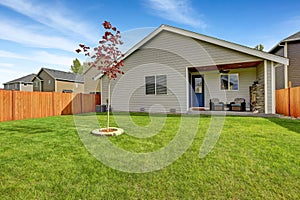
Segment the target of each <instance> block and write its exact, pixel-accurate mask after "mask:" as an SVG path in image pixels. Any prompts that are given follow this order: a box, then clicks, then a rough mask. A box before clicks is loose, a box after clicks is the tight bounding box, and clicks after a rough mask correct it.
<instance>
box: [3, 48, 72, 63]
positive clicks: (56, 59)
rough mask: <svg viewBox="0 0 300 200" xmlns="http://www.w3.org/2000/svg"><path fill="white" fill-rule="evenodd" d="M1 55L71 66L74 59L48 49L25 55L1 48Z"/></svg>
mask: <svg viewBox="0 0 300 200" xmlns="http://www.w3.org/2000/svg"><path fill="white" fill-rule="evenodd" d="M0 57H3V58H13V59H22V60H29V61H34V62H39V63H43V64H50V65H60V66H71V64H72V61H73V60H74V58H73V57H71V56H61V55H57V54H52V53H48V52H47V51H34V52H28V54H27V55H26V56H23V55H20V54H16V53H13V52H10V51H1V50H0ZM13 61H15V60H12V62H13ZM0 66H1V63H0Z"/></svg>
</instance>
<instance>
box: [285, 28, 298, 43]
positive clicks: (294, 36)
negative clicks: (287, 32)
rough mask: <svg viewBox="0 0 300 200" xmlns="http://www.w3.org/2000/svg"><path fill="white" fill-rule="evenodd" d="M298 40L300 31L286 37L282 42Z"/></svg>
mask: <svg viewBox="0 0 300 200" xmlns="http://www.w3.org/2000/svg"><path fill="white" fill-rule="evenodd" d="M296 40H300V31H299V32H297V33H295V34H293V35H291V36H289V37H287V38H285V39H284V40H283V41H282V42H291V41H296Z"/></svg>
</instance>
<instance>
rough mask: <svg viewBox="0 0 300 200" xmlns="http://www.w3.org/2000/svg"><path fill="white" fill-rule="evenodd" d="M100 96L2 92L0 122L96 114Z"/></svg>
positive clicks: (0, 94) (0, 97) (0, 91)
mask: <svg viewBox="0 0 300 200" xmlns="http://www.w3.org/2000/svg"><path fill="white" fill-rule="evenodd" d="M100 103H101V102H100V95H99V94H81V93H78V94H75V93H58V92H23V91H11V90H0V121H9V120H20V119H28V118H41V117H48V116H58V115H69V114H79V113H86V112H95V111H96V105H98V104H100Z"/></svg>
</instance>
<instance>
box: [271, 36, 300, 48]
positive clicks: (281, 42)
mask: <svg viewBox="0 0 300 200" xmlns="http://www.w3.org/2000/svg"><path fill="white" fill-rule="evenodd" d="M294 41H300V31H299V32H297V33H295V34H293V35H291V36H289V37H287V38H285V39H283V40H281V41H280V42H279V43H278V44H276V45H275V46H274V47H273V48H272V49H271V50H270V51H269V52H270V53H274V52H275V51H276V50H277V49H279V48H281V47H282V46H281V45H282V44H283V43H285V42H294Z"/></svg>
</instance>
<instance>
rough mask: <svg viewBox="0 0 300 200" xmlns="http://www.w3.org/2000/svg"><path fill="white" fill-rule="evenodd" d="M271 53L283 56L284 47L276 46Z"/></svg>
mask: <svg viewBox="0 0 300 200" xmlns="http://www.w3.org/2000/svg"><path fill="white" fill-rule="evenodd" d="M273 54H275V55H277V56H284V48H283V47H280V48H278V49H277V50H276V51H275V52H274V53H273Z"/></svg>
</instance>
